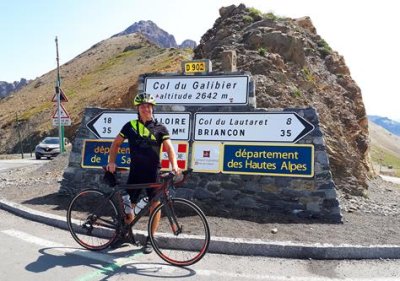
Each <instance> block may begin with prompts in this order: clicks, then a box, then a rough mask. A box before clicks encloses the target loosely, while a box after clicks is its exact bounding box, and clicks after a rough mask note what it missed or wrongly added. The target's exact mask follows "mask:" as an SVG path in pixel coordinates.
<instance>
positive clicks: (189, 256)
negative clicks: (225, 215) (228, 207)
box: [149, 198, 210, 266]
mask: <svg viewBox="0 0 400 281" xmlns="http://www.w3.org/2000/svg"><path fill="white" fill-rule="evenodd" d="M160 212H161V219H160V223H159V226H158V228H157V231H156V232H155V233H153V234H151V235H150V239H151V242H152V244H153V247H154V250H155V251H156V253H157V254H158V255H159V256H160V257H161V258H162V259H163V260H165V261H167V262H169V263H171V264H173V265H178V266H187V265H191V264H194V263H196V262H198V261H199V260H200V259H201V258H202V257H203V256H204V254H205V253H206V252H207V249H208V245H209V243H210V230H209V226H208V223H207V220H206V218H205V216H204V214H203V213H202V211H201V210H200V209H199V208H198V207H197V206H196V205H195V204H194V203H192V202H190V201H188V200H185V199H180V198H176V199H172V201H171V204H170V205H168V206H167V205H160V206H159V207H157V208H156V210H155V212H154V214H152V216H151V217H150V221H149V233H150V225H151V224H153V223H154V218H155V217H156V213H160Z"/></svg>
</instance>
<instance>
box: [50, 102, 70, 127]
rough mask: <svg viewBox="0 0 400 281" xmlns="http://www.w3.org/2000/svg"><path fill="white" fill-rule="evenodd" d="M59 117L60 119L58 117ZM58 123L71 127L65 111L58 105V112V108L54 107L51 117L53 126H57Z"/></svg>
mask: <svg viewBox="0 0 400 281" xmlns="http://www.w3.org/2000/svg"><path fill="white" fill-rule="evenodd" d="M59 115H60V118H58V116H59ZM59 121H60V123H61V125H62V126H70V125H71V117H70V116H69V114H68V112H67V110H66V109H65V108H64V106H63V105H62V104H60V110H58V106H55V107H54V114H53V117H52V122H53V126H58V125H59Z"/></svg>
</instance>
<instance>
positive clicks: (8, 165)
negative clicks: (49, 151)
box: [0, 157, 51, 173]
mask: <svg viewBox="0 0 400 281" xmlns="http://www.w3.org/2000/svg"><path fill="white" fill-rule="evenodd" d="M48 161H51V160H36V159H35V158H34V157H26V158H24V159H21V158H20V159H0V173H1V172H3V171H5V170H9V169H15V168H21V167H25V166H29V165H43V164H44V163H46V162H48Z"/></svg>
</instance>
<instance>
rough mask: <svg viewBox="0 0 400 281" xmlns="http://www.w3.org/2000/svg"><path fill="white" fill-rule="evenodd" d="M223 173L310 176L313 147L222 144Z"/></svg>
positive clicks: (299, 145)
mask: <svg viewBox="0 0 400 281" xmlns="http://www.w3.org/2000/svg"><path fill="white" fill-rule="evenodd" d="M222 172H223V173H228V174H253V175H268V176H286V177H313V176H314V146H313V145H311V144H257V143H253V144H250V143H224V144H223V165H222Z"/></svg>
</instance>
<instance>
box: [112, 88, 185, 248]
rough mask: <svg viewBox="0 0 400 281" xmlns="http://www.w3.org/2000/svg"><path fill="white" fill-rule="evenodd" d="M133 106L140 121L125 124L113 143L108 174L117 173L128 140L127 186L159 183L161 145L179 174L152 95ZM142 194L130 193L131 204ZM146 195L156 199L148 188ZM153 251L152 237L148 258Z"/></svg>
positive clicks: (142, 95) (130, 216)
mask: <svg viewBox="0 0 400 281" xmlns="http://www.w3.org/2000/svg"><path fill="white" fill-rule="evenodd" d="M133 105H134V106H136V107H137V109H138V117H139V118H138V119H137V120H131V121H130V122H128V123H126V124H125V125H124V126H123V127H122V129H121V131H120V133H119V134H118V135H117V136H116V138H115V139H114V141H113V143H112V145H111V148H110V156H109V159H108V165H107V170H108V171H109V172H111V173H114V172H115V170H116V167H117V166H116V164H115V160H116V157H117V152H118V148H119V147H120V146H121V144H122V143H123V142H124V140H125V139H128V142H129V148H130V156H131V163H130V171H129V176H128V184H139V183H152V182H156V180H157V177H158V172H159V169H160V148H161V145H163V146H164V148H165V150H166V152H167V153H168V159H169V161H170V162H171V164H172V172H174V173H177V174H178V173H180V170H179V168H178V164H177V161H176V155H175V152H174V148H173V146H172V143H171V140H170V137H169V132H168V130H167V128H166V127H165V126H164V125H162V124H161V123H158V122H157V121H155V120H154V118H153V109H154V106H155V105H156V101H155V99H154V98H153V97H152V96H151V95H150V94H147V93H140V94H138V95H137V96H136V97H135V99H134V100H133ZM140 192H141V190H127V193H128V194H129V196H130V200H131V202H135V203H136V202H137V200H138V197H139V195H140ZM146 193H147V196H148V197H149V201H150V200H151V199H152V197H153V196H154V189H152V188H147V189H146ZM158 203H159V202H155V203H153V204H152V205H151V206H150V211H153V210H154V208H155V207H156V206H157V205H158ZM133 207H134V206H133ZM158 214H159V215H158V216H157V217H156V219H155V221H154V224H153V225H152V231H153V232H154V231H156V229H157V227H158V224H159V221H160V217H161V213H160V212H159V213H158ZM133 218H134V215H133V212H129V213H127V217H126V220H127V223H130V222H131V221H132V220H133ZM152 250H153V249H152V247H151V244H150V240H149V237H147V241H146V245H145V246H144V249H143V251H144V253H146V254H149V253H151V252H152Z"/></svg>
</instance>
